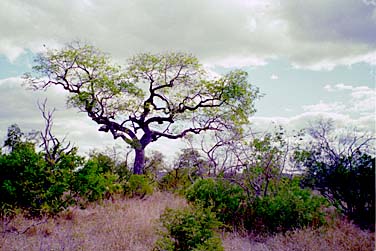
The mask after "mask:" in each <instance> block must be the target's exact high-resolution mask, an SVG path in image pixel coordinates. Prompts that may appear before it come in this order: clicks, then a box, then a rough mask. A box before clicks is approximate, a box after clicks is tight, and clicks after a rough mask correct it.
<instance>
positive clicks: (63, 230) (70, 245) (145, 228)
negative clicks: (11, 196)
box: [0, 193, 186, 251]
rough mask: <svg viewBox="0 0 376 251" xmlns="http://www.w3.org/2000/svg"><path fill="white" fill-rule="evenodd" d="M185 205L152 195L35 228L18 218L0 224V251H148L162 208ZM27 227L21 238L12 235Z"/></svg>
mask: <svg viewBox="0 0 376 251" xmlns="http://www.w3.org/2000/svg"><path fill="white" fill-rule="evenodd" d="M185 205H186V202H185V200H183V199H182V198H178V197H176V196H174V195H172V194H166V193H155V194H154V195H153V196H151V197H148V198H146V199H144V200H139V199H128V200H117V201H115V202H114V203H112V202H109V201H107V202H105V203H103V205H92V206H90V207H88V208H87V209H85V210H81V209H78V208H71V209H70V210H69V211H67V212H64V213H62V214H61V215H59V217H57V218H56V219H47V220H46V221H47V222H46V223H42V224H39V225H36V226H32V225H33V224H35V223H36V222H41V221H35V220H25V219H24V218H23V217H21V216H20V217H17V218H15V219H14V220H12V222H10V223H9V224H7V226H5V225H4V224H2V229H0V232H3V234H2V235H1V236H0V250H7V251H11V250H15V251H16V250H17V251H18V250H28V251H30V250H48V251H50V250H132V251H145V250H150V249H151V248H152V246H153V245H154V242H155V240H156V238H157V236H156V234H155V229H154V225H155V223H156V220H157V219H158V218H159V216H160V214H161V213H162V212H163V211H164V209H165V208H166V207H171V208H178V207H179V208H180V207H184V206H185ZM42 221H45V220H42ZM29 226H32V227H30V228H29V229H28V230H27V231H26V232H25V233H24V234H17V233H16V232H15V231H16V230H18V231H20V232H23V231H24V230H25V229H26V228H27V227H29ZM6 230H8V231H6ZM9 231H12V232H9ZM4 232H5V233H4Z"/></svg>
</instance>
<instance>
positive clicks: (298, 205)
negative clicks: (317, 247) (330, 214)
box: [246, 179, 328, 232]
mask: <svg viewBox="0 0 376 251" xmlns="http://www.w3.org/2000/svg"><path fill="white" fill-rule="evenodd" d="M271 190H272V191H271V193H270V194H269V195H267V196H263V197H258V198H256V199H255V200H254V202H253V203H252V204H250V205H249V215H248V218H247V219H246V221H247V222H246V225H247V227H248V228H249V229H253V230H261V231H268V232H279V231H286V230H291V229H295V228H302V227H305V226H313V227H318V226H320V225H322V224H324V223H325V214H324V212H323V207H325V206H327V205H328V203H327V201H326V200H325V199H324V198H323V197H321V196H316V195H313V194H312V192H311V191H310V190H308V189H302V188H300V187H299V180H298V179H293V180H289V179H285V180H282V181H281V182H280V183H279V184H278V185H277V186H275V187H273V188H272V189H271Z"/></svg>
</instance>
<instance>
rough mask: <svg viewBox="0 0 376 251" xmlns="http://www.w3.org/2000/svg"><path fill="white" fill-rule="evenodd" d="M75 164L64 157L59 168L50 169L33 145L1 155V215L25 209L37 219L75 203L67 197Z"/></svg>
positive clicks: (15, 146) (24, 144)
mask: <svg viewBox="0 0 376 251" xmlns="http://www.w3.org/2000/svg"><path fill="white" fill-rule="evenodd" d="M73 160H74V158H73V157H72V156H62V157H61V162H60V163H59V165H56V166H49V165H47V163H46V161H45V160H44V158H43V154H42V153H37V152H36V151H35V147H34V145H33V144H32V143H30V142H21V143H18V144H16V145H14V146H13V148H12V151H11V152H10V153H9V154H4V155H0V202H1V204H2V208H1V212H0V213H1V215H2V216H5V215H7V214H8V215H9V214H11V212H15V211H16V209H23V210H25V211H26V212H27V213H28V214H29V215H32V216H34V215H35V216H37V215H41V214H46V213H56V212H59V211H61V210H62V209H64V208H66V207H67V206H68V205H69V204H70V203H71V202H72V201H71V200H70V199H69V198H68V197H66V196H65V193H66V192H67V191H68V190H69V186H70V185H69V184H70V181H71V178H72V173H73V171H72V169H73V168H75V167H77V161H76V162H75V161H73ZM76 160H77V159H76Z"/></svg>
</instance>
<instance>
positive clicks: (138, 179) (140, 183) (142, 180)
mask: <svg viewBox="0 0 376 251" xmlns="http://www.w3.org/2000/svg"><path fill="white" fill-rule="evenodd" d="M153 191H154V187H153V185H152V184H151V181H150V180H149V178H148V177H147V176H145V175H138V174H133V175H131V176H130V178H129V180H128V181H127V182H126V184H125V186H124V192H125V194H126V195H128V196H130V197H135V196H138V197H141V198H142V197H144V196H145V195H148V194H152V193H153Z"/></svg>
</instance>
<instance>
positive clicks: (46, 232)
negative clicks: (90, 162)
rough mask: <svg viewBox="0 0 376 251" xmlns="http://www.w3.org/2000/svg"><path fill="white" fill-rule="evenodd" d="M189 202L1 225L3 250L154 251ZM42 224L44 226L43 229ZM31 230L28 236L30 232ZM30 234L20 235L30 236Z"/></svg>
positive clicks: (244, 246)
mask: <svg viewBox="0 0 376 251" xmlns="http://www.w3.org/2000/svg"><path fill="white" fill-rule="evenodd" d="M185 205H186V202H185V200H184V199H182V198H180V197H177V196H174V195H172V194H169V193H155V194H154V195H153V196H150V197H148V198H146V199H144V200H139V199H128V200H116V201H115V202H111V201H107V202H104V203H103V204H102V205H94V204H93V205H92V206H90V207H88V208H87V209H85V210H81V209H78V208H71V209H70V210H69V211H67V212H64V213H61V214H60V215H59V216H58V217H56V218H55V219H42V220H26V219H24V218H23V217H21V216H19V217H16V218H15V219H13V220H12V221H11V222H9V223H6V222H1V226H0V232H1V235H0V250H6V251H10V250H28V251H29V250H131V251H138V250H139V251H147V250H151V248H152V247H153V244H154V242H155V240H156V239H157V235H156V234H155V226H156V224H157V219H158V217H159V215H160V214H161V213H162V212H163V210H164V209H165V208H166V207H171V208H181V207H184V206H185ZM39 223H40V224H39ZM25 230H27V231H25ZM24 231H25V233H21V234H19V233H17V232H24ZM223 240H224V246H225V249H226V250H234V251H235V250H259V251H269V250H286V251H288V250H325V251H326V250H338V251H339V250H360V251H362V250H373V249H374V241H375V238H374V234H372V233H368V232H365V231H361V230H360V229H358V228H357V227H355V226H354V225H352V224H350V223H347V222H343V221H342V222H337V223H336V224H334V225H333V226H332V227H330V228H328V229H324V228H321V229H319V230H311V229H306V230H299V231H295V232H291V233H288V234H287V235H282V234H279V235H276V236H270V237H264V238H263V239H260V238H255V237H251V236H246V237H244V236H239V235H237V234H228V233H226V234H223Z"/></svg>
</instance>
